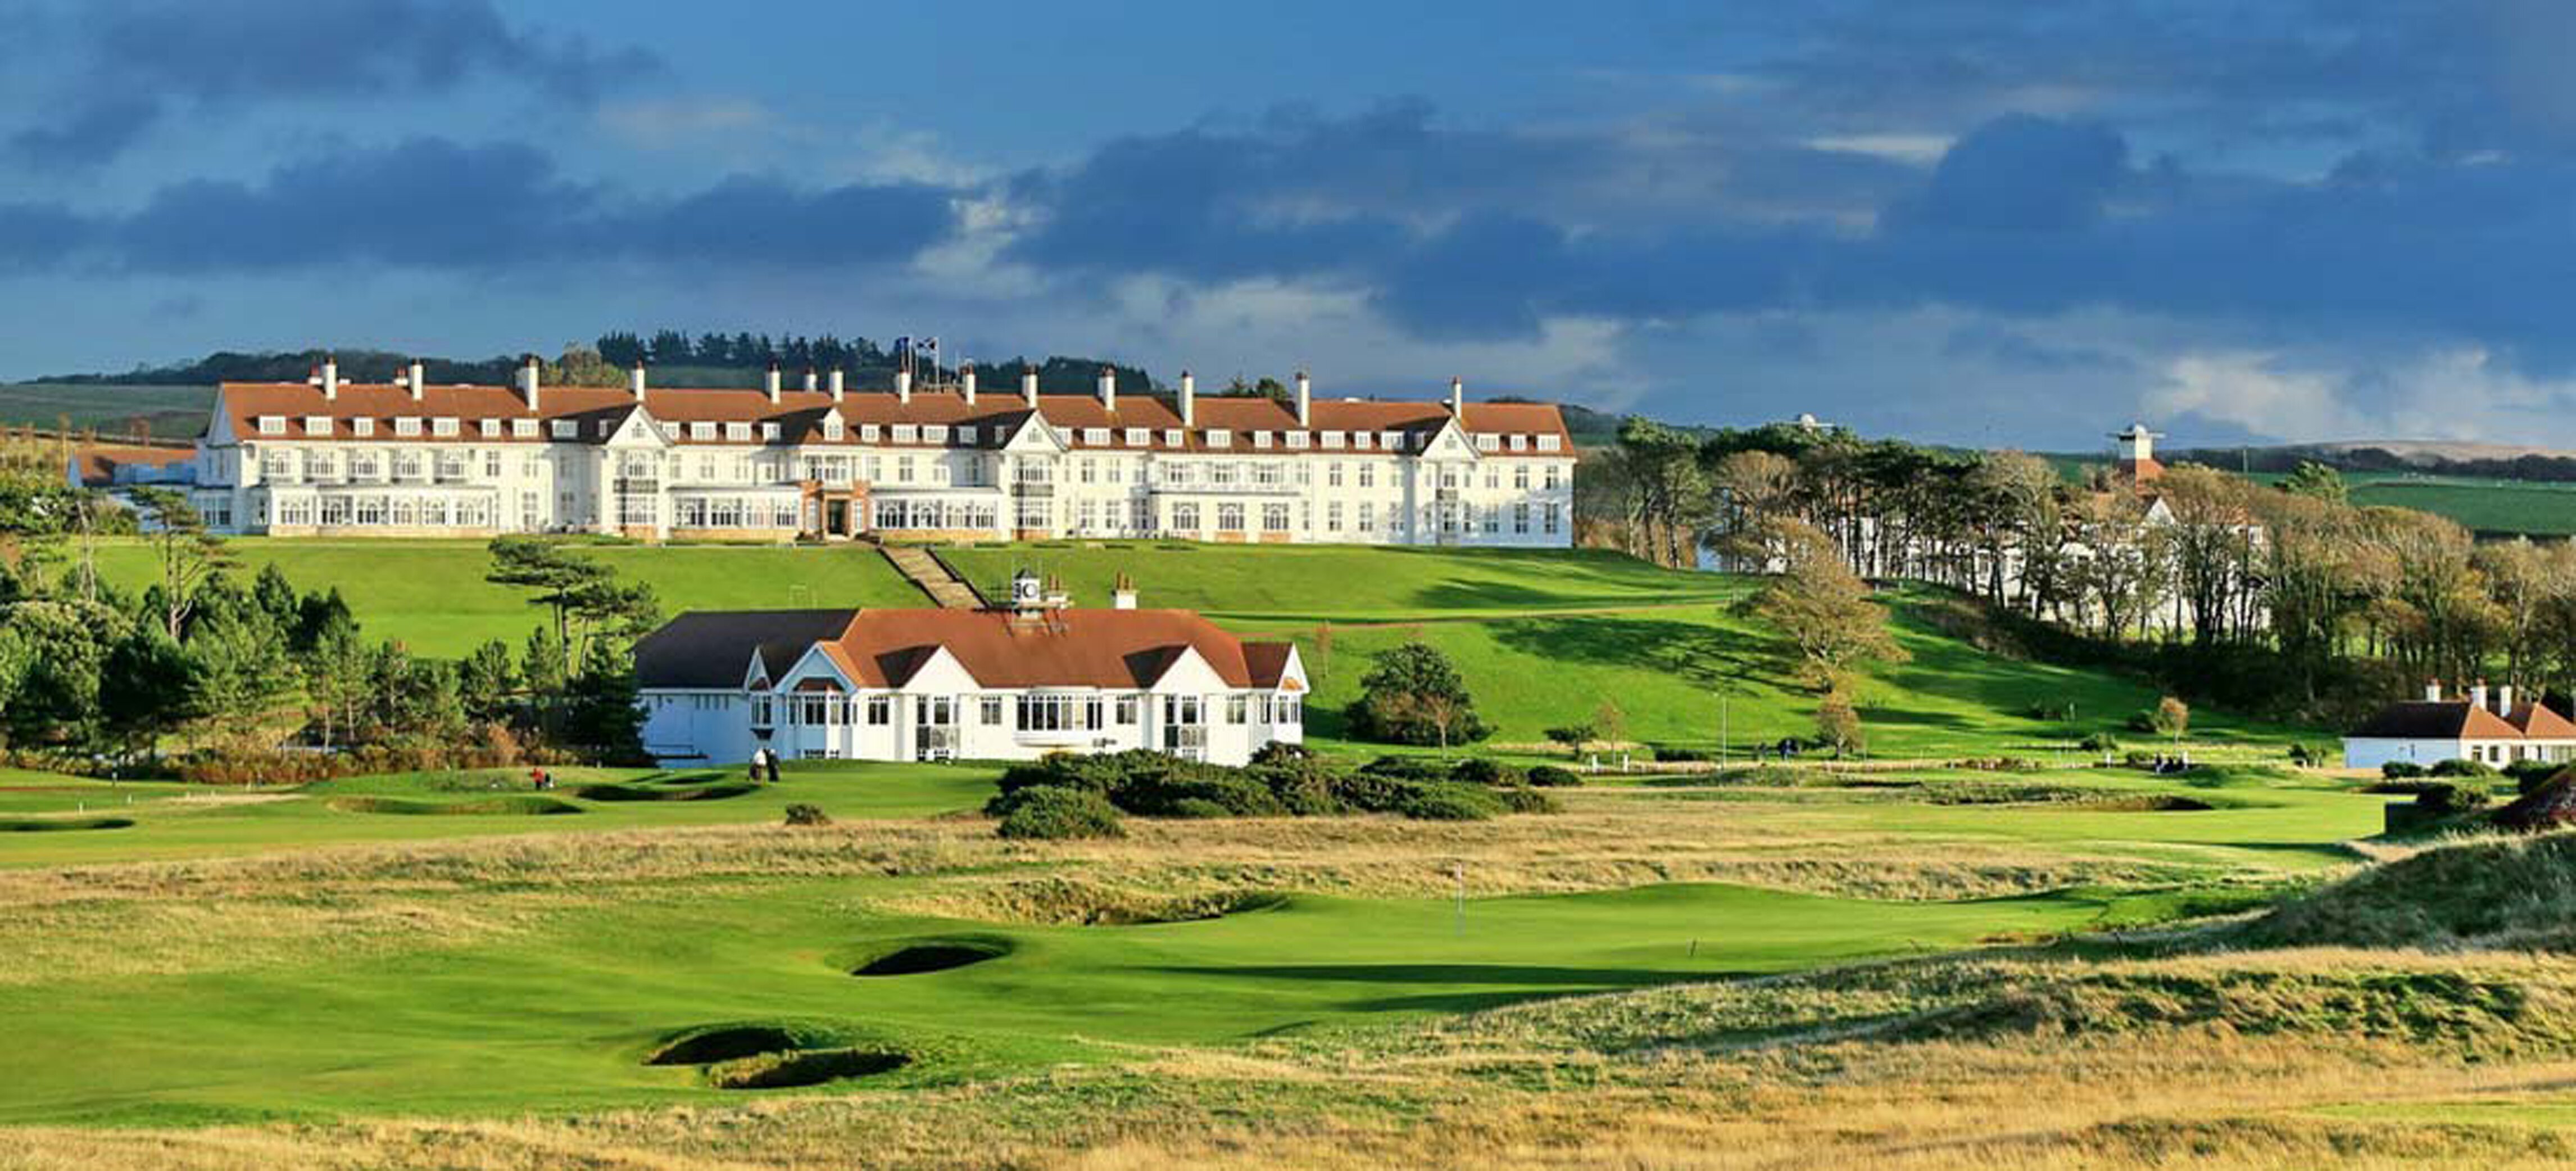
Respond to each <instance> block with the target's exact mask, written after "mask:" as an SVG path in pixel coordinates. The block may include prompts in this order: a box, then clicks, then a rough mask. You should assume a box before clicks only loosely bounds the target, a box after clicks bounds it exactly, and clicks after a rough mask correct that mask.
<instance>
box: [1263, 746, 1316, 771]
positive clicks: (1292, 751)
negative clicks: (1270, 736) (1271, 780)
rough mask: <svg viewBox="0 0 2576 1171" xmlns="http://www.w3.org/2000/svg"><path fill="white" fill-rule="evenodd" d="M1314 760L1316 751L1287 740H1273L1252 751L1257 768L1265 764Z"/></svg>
mask: <svg viewBox="0 0 2576 1171" xmlns="http://www.w3.org/2000/svg"><path fill="white" fill-rule="evenodd" d="M1313 759H1315V751H1314V750H1313V749H1311V748H1308V747H1306V746H1305V745H1303V744H1293V743H1290V742H1288V741H1286V740H1273V741H1271V742H1269V743H1268V744H1264V745H1262V746H1261V747H1259V748H1255V749H1253V750H1252V763H1253V764H1254V765H1256V766H1258V765H1265V764H1295V763H1296V762H1298V761H1301V760H1313Z"/></svg>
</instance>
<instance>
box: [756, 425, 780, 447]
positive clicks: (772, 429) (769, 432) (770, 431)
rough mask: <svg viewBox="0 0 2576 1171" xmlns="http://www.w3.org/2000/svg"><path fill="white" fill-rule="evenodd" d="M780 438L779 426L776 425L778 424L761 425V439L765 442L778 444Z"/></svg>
mask: <svg viewBox="0 0 2576 1171" xmlns="http://www.w3.org/2000/svg"><path fill="white" fill-rule="evenodd" d="M778 436H779V430H778V424H776V423H763V424H761V425H760V437H761V438H762V439H763V440H766V441H768V442H770V443H776V442H778Z"/></svg>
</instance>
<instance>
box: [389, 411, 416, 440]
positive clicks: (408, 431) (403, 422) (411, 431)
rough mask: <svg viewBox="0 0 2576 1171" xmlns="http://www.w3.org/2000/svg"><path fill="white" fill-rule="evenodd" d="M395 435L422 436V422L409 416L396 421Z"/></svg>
mask: <svg viewBox="0 0 2576 1171" xmlns="http://www.w3.org/2000/svg"><path fill="white" fill-rule="evenodd" d="M394 434H396V435H403V436H411V435H418V434H420V420H418V419H415V418H412V417H411V416H409V415H405V416H403V417H401V418H399V419H396V420H394Z"/></svg>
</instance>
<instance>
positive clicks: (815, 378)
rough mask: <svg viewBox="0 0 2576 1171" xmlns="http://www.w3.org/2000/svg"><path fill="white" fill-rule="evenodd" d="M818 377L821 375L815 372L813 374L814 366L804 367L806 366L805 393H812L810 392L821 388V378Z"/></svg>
mask: <svg viewBox="0 0 2576 1171" xmlns="http://www.w3.org/2000/svg"><path fill="white" fill-rule="evenodd" d="M820 379H821V376H819V375H817V374H815V373H814V368H813V367H811V366H808V367H806V368H805V393H807V394H812V393H814V392H815V391H817V390H820V389H822V385H821V380H820Z"/></svg>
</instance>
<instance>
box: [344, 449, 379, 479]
mask: <svg viewBox="0 0 2576 1171" xmlns="http://www.w3.org/2000/svg"><path fill="white" fill-rule="evenodd" d="M383 458H384V457H383V456H382V455H379V454H377V453H375V452H372V451H353V452H350V453H349V478H350V479H353V480H372V479H375V478H376V477H377V476H378V475H381V474H382V469H383V468H384V464H383V463H381V462H379V461H381V460H383Z"/></svg>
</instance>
